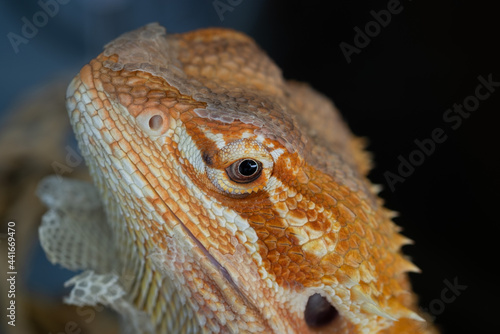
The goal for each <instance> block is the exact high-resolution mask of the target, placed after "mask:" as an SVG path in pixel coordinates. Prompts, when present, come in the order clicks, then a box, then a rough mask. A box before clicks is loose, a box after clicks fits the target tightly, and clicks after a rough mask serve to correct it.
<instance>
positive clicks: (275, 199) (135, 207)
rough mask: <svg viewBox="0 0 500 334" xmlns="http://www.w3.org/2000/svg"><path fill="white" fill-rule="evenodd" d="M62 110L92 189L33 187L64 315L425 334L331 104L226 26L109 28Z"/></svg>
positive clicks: (160, 329)
mask: <svg viewBox="0 0 500 334" xmlns="http://www.w3.org/2000/svg"><path fill="white" fill-rule="evenodd" d="M67 109H68V112H69V117H70V121H71V124H72V126H73V129H74V132H75V134H76V138H77V139H78V143H79V147H80V150H81V153H82V155H83V157H84V158H85V161H86V163H87V165H88V167H89V170H90V174H91V176H92V178H93V180H94V184H95V187H94V186H92V185H90V184H85V183H82V182H79V181H72V180H69V179H64V181H63V182H61V180H60V179H58V178H50V179H48V180H45V181H44V182H43V183H42V184H41V186H40V189H39V194H40V196H41V198H42V200H43V201H44V202H45V203H46V204H47V205H48V206H49V207H50V208H51V210H50V211H48V213H47V214H46V215H45V217H44V218H43V224H42V226H41V228H40V237H41V242H42V245H43V247H44V249H45V251H46V253H47V255H48V257H49V259H50V260H51V261H53V262H55V263H60V264H62V265H63V266H65V267H67V268H69V269H73V270H85V271H84V272H83V273H82V274H80V275H78V276H76V277H75V278H74V279H72V280H71V281H70V282H68V285H74V287H73V290H72V291H71V293H70V296H69V297H68V298H67V301H68V302H69V303H73V304H76V305H97V304H98V303H101V304H104V305H107V306H109V307H111V308H113V309H115V310H117V311H118V312H119V313H121V314H122V315H123V321H124V324H123V326H124V329H125V330H128V332H131V333H280V334H281V333H290V334H292V333H435V329H434V327H433V326H432V324H430V323H429V322H428V321H426V320H425V318H426V316H425V315H424V314H423V313H421V312H420V311H419V310H418V307H417V301H416V296H415V295H414V293H413V292H412V290H411V286H410V283H409V280H408V275H407V273H408V272H417V271H418V268H417V267H416V266H415V265H413V264H412V263H411V262H410V261H409V260H408V259H407V258H405V256H404V255H403V254H402V253H401V250H400V249H401V246H402V245H405V244H408V243H410V242H411V241H410V240H409V239H407V238H406V237H404V236H402V235H401V234H400V233H399V232H400V229H399V228H398V227H397V226H396V225H395V224H394V223H393V222H392V221H391V219H392V217H393V216H394V213H393V212H391V211H390V210H388V209H386V208H384V207H383V203H382V200H381V199H380V198H379V197H377V189H376V187H374V186H373V185H371V183H370V182H369V181H368V179H367V177H366V174H367V172H368V171H369V169H370V157H369V155H368V154H367V153H366V152H365V151H364V144H363V141H362V140H361V139H360V138H358V137H355V136H354V135H352V134H351V132H350V130H349V129H348V127H347V126H346V124H345V123H344V121H343V120H342V118H341V116H340V114H339V112H338V111H337V109H336V108H335V106H334V105H333V103H332V102H331V101H330V100H328V99H327V98H326V97H324V96H322V95H321V94H319V93H317V92H316V91H314V90H313V89H312V88H310V87H309V86H308V85H305V84H301V83H297V82H289V81H286V80H284V79H283V77H282V75H281V72H280V69H279V68H278V67H277V66H276V65H275V64H274V63H273V62H272V61H271V60H270V59H269V58H268V56H267V55H266V54H265V53H264V52H263V51H262V50H261V49H260V48H259V47H258V46H257V45H256V43H255V42H254V41H253V40H252V39H251V38H249V37H248V36H246V35H244V34H242V33H239V32H236V31H233V30H228V29H219V28H213V29H204V30H198V31H193V32H188V33H183V34H166V31H165V29H164V28H163V27H161V26H159V25H158V24H155V23H153V24H149V25H147V26H145V27H142V28H140V29H137V30H135V31H132V32H129V33H126V34H124V35H122V36H120V37H119V38H117V39H116V40H114V41H112V42H111V43H109V44H107V45H106V46H105V48H104V52H103V53H101V54H100V55H99V56H98V57H97V58H95V59H94V60H92V61H91V62H90V64H88V65H85V66H84V67H83V68H82V69H81V71H80V73H79V74H78V75H77V76H76V77H75V78H74V79H73V81H72V82H71V84H70V85H69V87H68V90H67Z"/></svg>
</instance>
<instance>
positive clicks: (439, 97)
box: [0, 0, 500, 334]
mask: <svg viewBox="0 0 500 334" xmlns="http://www.w3.org/2000/svg"><path fill="white" fill-rule="evenodd" d="M49 4H51V5H49ZM54 4H57V5H54ZM388 6H389V7H390V8H392V9H393V12H394V13H393V14H392V15H391V17H390V21H389V19H388V18H387V17H386V18H385V19H384V18H382V19H381V17H383V14H381V11H382V10H386V9H387V8H388ZM41 13H42V14H41ZM43 13H46V14H43ZM495 13H497V12H496V11H495V10H494V9H493V8H488V7H487V6H484V7H483V5H481V4H478V3H472V2H470V1H451V0H445V1H440V2H439V3H437V2H431V1H411V0H407V1H404V0H401V2H398V1H396V0H392V1H388V0H385V1H379V0H377V1H331V2H328V4H327V3H326V2H319V1H284V0H281V1H263V0H220V1H213V0H206V1H204V0H189V1H168V0H163V1H160V0H157V1H152V0H150V1H132V0H100V1H98V0H87V1H83V0H59V1H56V0H53V1H50V0H40V1H14V0H10V1H8V0H1V1H0V34H1V35H2V36H3V37H2V38H1V42H0V43H1V47H0V64H1V65H0V66H1V68H0V70H1V72H0V73H1V74H2V80H0V219H1V225H0V226H1V228H0V233H2V235H1V236H0V244H1V247H0V249H1V252H2V253H1V254H0V256H1V257H2V259H0V268H1V269H2V272H7V254H6V243H5V238H6V235H5V233H6V232H7V222H9V221H14V222H15V223H16V242H17V253H16V261H17V262H16V269H17V272H18V275H17V281H16V303H17V304H18V309H17V318H16V327H15V328H13V327H11V326H7V325H6V317H5V315H4V312H5V305H6V304H5V303H6V302H8V299H7V291H6V290H5V284H4V282H5V281H4V282H3V283H2V284H0V287H1V289H2V290H1V291H0V293H1V296H0V301H1V302H2V305H1V306H2V307H1V309H2V310H4V311H2V315H1V318H0V319H1V327H0V332H2V333H4V332H5V333H49V332H50V333H54V334H55V333H67V332H68V330H69V329H68V327H67V325H68V322H70V321H73V322H75V323H76V324H77V326H78V327H77V328H81V330H82V331H81V333H115V332H116V322H115V321H114V318H113V315H109V314H107V313H106V311H102V312H101V311H100V310H99V312H95V313H96V314H94V315H95V316H96V317H95V319H96V320H94V321H87V320H88V319H90V318H89V315H88V314H87V313H85V316H82V314H81V313H82V312H79V311H81V310H76V309H74V308H72V307H69V306H64V305H62V304H61V300H62V297H63V296H64V295H65V294H66V293H67V292H68V291H67V290H65V289H64V288H63V283H64V281H66V280H67V279H69V278H70V277H72V276H73V275H74V273H71V272H68V271H66V270H63V269H62V268H60V267H58V266H53V265H51V264H50V263H49V262H48V261H47V260H46V258H45V255H44V253H43V251H42V250H41V247H40V246H39V242H38V239H37V227H38V224H39V221H40V216H41V214H42V213H43V212H44V208H43V206H42V205H41V204H40V203H39V201H38V199H37V198H36V197H35V195H34V191H35V188H36V184H37V183H38V182H39V180H40V179H41V178H42V177H43V176H44V175H48V174H53V173H54V172H55V169H57V168H58V167H59V168H60V166H66V167H67V169H65V176H68V177H75V178H86V173H85V167H84V166H83V165H82V164H80V165H78V164H75V165H72V164H71V161H68V160H67V154H68V152H69V151H68V147H69V148H71V147H73V148H75V147H76V146H75V141H74V138H73V137H72V134H71V132H70V131H69V128H68V124H69V123H68V122H69V121H68V119H67V116H66V113H65V110H64V91H65V87H66V86H67V84H68V83H69V81H70V79H71V77H72V76H73V75H75V74H76V73H77V72H78V71H79V69H80V68H81V67H82V66H83V65H84V64H86V63H88V62H89V61H90V60H91V59H92V58H94V57H95V56H96V55H97V54H99V53H100V52H101V50H102V47H103V45H104V44H105V43H107V42H109V41H111V40H112V39H114V38H116V37H117V36H118V35H120V34H122V33H124V32H127V31H130V30H132V29H135V28H137V27H140V26H142V25H145V24H147V23H149V22H154V21H156V22H159V23H160V24H161V25H163V26H165V27H166V28H167V31H169V32H184V31H189V30H193V29H197V28H204V27H210V26H221V27H230V28H233V29H237V30H241V31H243V32H245V33H247V34H249V35H250V36H252V37H253V38H254V39H255V40H256V41H257V43H258V44H259V45H260V46H261V47H262V48H263V49H264V50H265V51H266V52H267V53H268V54H269V55H270V57H271V58H272V59H274V61H275V62H276V63H277V64H278V66H279V67H280V68H281V69H282V70H283V74H284V76H285V77H286V78H288V79H295V80H300V81H305V82H308V83H310V84H311V85H312V86H313V87H314V88H316V89H317V90H319V91H320V92H322V93H323V94H325V95H327V96H328V97H330V98H332V99H333V101H334V102H335V103H336V105H337V106H338V107H339V109H340V110H341V111H342V113H343V115H344V117H345V119H346V120H347V122H348V123H349V125H350V127H351V129H352V130H353V132H354V133H355V134H357V135H359V136H363V137H367V138H369V141H370V145H369V147H368V149H369V150H370V151H372V152H373V154H374V159H375V168H374V169H373V171H372V172H371V173H370V178H371V180H372V181H373V182H374V183H378V184H381V185H382V186H384V190H383V191H382V193H381V196H382V197H383V198H384V199H385V200H386V204H387V206H388V207H389V208H391V209H393V210H396V211H399V212H400V216H399V217H398V218H396V222H397V223H398V224H399V225H400V226H402V227H403V233H404V234H405V235H406V236H408V237H410V238H411V239H413V240H415V245H414V246H406V247H405V253H406V254H408V255H410V256H411V257H412V258H413V260H414V262H415V263H416V264H417V265H418V266H419V267H420V268H421V269H422V271H423V273H422V274H412V275H411V279H412V282H413V284H414V289H415V291H416V292H417V293H418V294H419V295H420V297H421V298H420V305H421V307H422V308H424V309H427V311H428V312H430V313H431V315H432V316H433V317H434V318H435V322H436V323H437V324H438V325H439V326H440V327H441V328H442V331H443V333H488V332H496V330H495V329H494V328H495V327H494V324H495V323H496V318H495V317H496V315H497V314H496V313H497V310H498V306H497V301H498V300H499V295H498V290H497V288H496V284H495V283H496V282H495V276H496V270H495V269H496V268H495V267H496V263H497V262H498V260H497V257H498V255H499V253H500V252H498V250H497V248H496V246H497V244H498V230H499V229H498V223H499V222H500V221H499V218H498V213H497V212H498V211H497V208H498V206H499V204H498V203H499V202H498V200H499V196H498V193H499V189H500V179H499V176H498V172H499V170H500V168H499V167H500V166H499V160H498V159H497V156H496V155H497V154H498V152H499V150H498V135H497V131H496V130H497V128H498V122H497V121H498V119H499V118H498V113H499V111H500V110H499V108H498V107H499V104H500V103H499V102H500V87H499V86H500V71H499V67H498V65H497V63H498V60H499V59H500V57H499V55H500V54H499V50H498V49H499V48H498V37H497V36H498V33H499V32H500V31H499V30H500V28H499V26H498V20H497V18H496V16H495V15H496V14H495ZM375 16H378V17H379V19H381V20H384V23H383V25H384V26H382V25H380V24H379V25H378V29H377V24H373V23H370V22H372V21H375ZM26 22H28V23H26ZM33 23H37V26H33V27H34V29H33V28H31V29H30V28H29V27H28V26H29V24H33ZM365 28H368V35H365V36H364V38H363V36H362V35H360V33H359V31H362V32H365ZM370 29H371V30H370ZM365 33H366V32H365ZM479 77H482V78H483V79H484V80H486V81H490V82H493V83H491V84H490V85H489V87H490V89H491V90H490V94H489V96H488V97H487V98H485V99H484V100H477V101H478V103H477V105H476V104H474V103H475V102H474V101H475V100H474V98H473V97H474V95H475V94H476V88H477V87H478V85H479V84H481V82H482V81H480V80H479V79H478V78H479ZM496 83H498V84H496ZM483 85H484V84H483ZM495 85H496V86H495ZM495 90H496V91H495ZM481 93H486V90H484V89H483V90H481ZM464 102H465V103H472V104H470V105H469V109H473V111H471V112H470V115H468V114H467V116H466V117H462V116H460V117H459V118H457V116H456V115H458V114H454V117H455V118H454V121H450V120H448V121H446V119H445V117H446V115H448V116H449V115H451V114H447V113H448V111H447V110H448V109H450V108H452V109H453V108H454V105H459V104H463V103H464ZM459 120H460V123H458V122H459ZM436 128H440V129H442V131H443V133H444V135H445V136H446V140H445V141H444V142H443V143H435V150H434V151H433V152H432V153H431V154H429V155H422V156H423V159H421V161H419V162H418V164H419V166H416V167H414V169H413V170H412V171H410V172H408V173H407V175H406V176H404V177H402V178H401V179H398V180H399V181H395V182H394V181H393V183H392V186H390V185H389V183H390V182H389V181H388V179H387V178H388V175H396V174H398V168H399V165H400V163H401V159H406V160H408V159H409V157H410V156H412V157H417V155H418V153H415V152H416V151H418V150H419V148H418V146H417V144H416V143H415V141H416V140H417V141H424V140H426V139H429V138H431V133H432V131H433V130H434V129H436ZM58 163H59V164H58ZM388 172H390V173H394V174H388ZM393 177H394V176H393ZM392 180H394V178H393V179H392ZM2 275H3V274H2ZM2 277H3V276H2ZM2 280H3V279H2ZM450 284H451V285H455V286H456V285H457V284H458V285H460V289H459V290H456V291H454V292H453V293H451V292H450V291H452V289H451V290H450V288H449V285H450ZM446 289H448V290H446ZM453 295H454V296H455V297H456V298H451V299H453V300H452V301H450V298H449V297H451V296H453ZM92 319H94V318H92ZM70 329H71V328H70Z"/></svg>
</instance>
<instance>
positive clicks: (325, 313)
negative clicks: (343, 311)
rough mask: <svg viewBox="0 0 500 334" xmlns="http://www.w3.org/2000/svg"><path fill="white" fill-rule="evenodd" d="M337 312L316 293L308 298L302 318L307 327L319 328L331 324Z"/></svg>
mask: <svg viewBox="0 0 500 334" xmlns="http://www.w3.org/2000/svg"><path fill="white" fill-rule="evenodd" d="M338 315H339V312H338V311H337V310H336V309H335V307H333V306H332V305H331V304H330V303H329V302H328V300H326V298H325V297H323V296H321V295H320V294H318V293H316V294H314V295H312V296H311V297H309V300H308V301H307V304H306V309H305V311H304V318H305V320H306V323H307V325H308V326H309V327H321V326H325V325H327V324H329V323H330V322H332V321H333V320H334V319H335V318H337V316H338Z"/></svg>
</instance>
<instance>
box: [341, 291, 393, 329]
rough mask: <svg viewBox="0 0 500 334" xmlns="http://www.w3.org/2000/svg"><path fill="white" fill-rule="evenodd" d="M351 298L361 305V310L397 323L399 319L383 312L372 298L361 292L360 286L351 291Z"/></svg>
mask: <svg viewBox="0 0 500 334" xmlns="http://www.w3.org/2000/svg"><path fill="white" fill-rule="evenodd" d="M351 298H352V300H353V301H356V302H357V303H359V304H360V305H361V309H362V310H363V311H365V312H367V313H371V314H375V315H378V316H380V317H383V318H386V319H389V320H393V321H396V320H397V318H395V317H393V316H392V315H390V314H389V313H387V312H385V311H384V310H382V308H381V307H380V305H379V304H378V303H377V302H376V301H375V300H373V299H372V298H371V297H370V296H368V295H367V294H365V293H364V292H362V291H361V288H360V287H359V286H355V287H353V288H352V289H351Z"/></svg>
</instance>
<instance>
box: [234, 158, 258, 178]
mask: <svg viewBox="0 0 500 334" xmlns="http://www.w3.org/2000/svg"><path fill="white" fill-rule="evenodd" d="M258 168H259V165H258V164H257V162H256V161H254V160H250V159H246V160H243V161H242V162H241V163H240V165H239V166H238V172H240V174H241V175H243V176H251V175H253V174H255V173H256V172H257V169H258Z"/></svg>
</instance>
